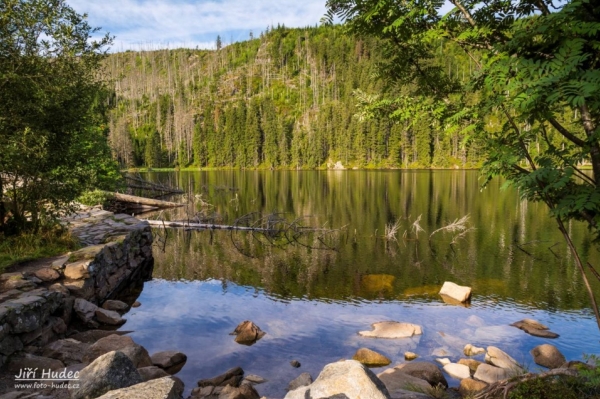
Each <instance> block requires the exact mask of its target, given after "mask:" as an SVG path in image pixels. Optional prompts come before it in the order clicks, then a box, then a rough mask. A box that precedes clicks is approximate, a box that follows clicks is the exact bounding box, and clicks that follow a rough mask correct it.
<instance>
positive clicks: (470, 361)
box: [457, 359, 481, 373]
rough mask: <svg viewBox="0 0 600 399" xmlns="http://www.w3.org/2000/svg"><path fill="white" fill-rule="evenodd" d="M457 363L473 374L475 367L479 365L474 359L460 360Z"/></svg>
mask: <svg viewBox="0 0 600 399" xmlns="http://www.w3.org/2000/svg"><path fill="white" fill-rule="evenodd" d="M457 363H458V364H464V365H465V366H467V367H468V368H469V370H471V372H473V373H474V372H475V371H476V370H477V367H479V365H480V364H481V362H480V361H479V360H475V359H460V360H459V361H458V362H457Z"/></svg>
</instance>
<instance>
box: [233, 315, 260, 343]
mask: <svg viewBox="0 0 600 399" xmlns="http://www.w3.org/2000/svg"><path fill="white" fill-rule="evenodd" d="M231 334H232V335H235V342H237V343H238V344H243V345H252V344H254V343H255V342H256V341H258V340H259V339H261V338H262V337H263V336H264V335H265V334H266V333H265V332H264V331H263V330H261V329H260V327H258V326H257V325H256V324H254V323H253V322H251V321H250V320H245V321H242V322H241V323H240V324H238V326H237V327H236V328H235V330H233V332H232V333H231Z"/></svg>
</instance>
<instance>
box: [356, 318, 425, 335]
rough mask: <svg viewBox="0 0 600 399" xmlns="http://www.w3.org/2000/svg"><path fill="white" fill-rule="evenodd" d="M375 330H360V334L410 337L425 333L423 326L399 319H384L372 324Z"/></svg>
mask: <svg viewBox="0 0 600 399" xmlns="http://www.w3.org/2000/svg"><path fill="white" fill-rule="evenodd" d="M371 326H372V327H373V330H371V331H360V332H359V333H358V334H359V335H361V336H363V337H370V338H391V339H394V338H410V337H412V336H413V335H420V334H423V330H422V329H421V326H419V325H416V324H411V323H400V322H397V321H382V322H379V323H374V324H372V325H371Z"/></svg>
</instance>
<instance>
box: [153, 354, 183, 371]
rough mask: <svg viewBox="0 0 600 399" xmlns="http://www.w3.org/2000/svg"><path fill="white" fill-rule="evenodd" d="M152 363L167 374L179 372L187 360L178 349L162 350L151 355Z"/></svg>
mask: <svg viewBox="0 0 600 399" xmlns="http://www.w3.org/2000/svg"><path fill="white" fill-rule="evenodd" d="M151 359H152V364H154V365H155V366H158V367H160V368H161V369H163V370H165V371H166V372H167V373H169V374H175V373H177V372H179V370H181V369H182V368H183V366H184V365H185V363H186V361H187V356H186V354H185V353H182V352H178V351H162V352H157V353H155V354H153V355H152V357H151Z"/></svg>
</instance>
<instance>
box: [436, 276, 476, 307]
mask: <svg viewBox="0 0 600 399" xmlns="http://www.w3.org/2000/svg"><path fill="white" fill-rule="evenodd" d="M440 295H445V296H447V297H450V298H452V299H454V300H457V301H458V302H461V303H462V302H466V301H468V300H469V298H471V287H465V286H462V285H458V284H454V283H452V282H450V281H446V282H445V283H444V285H443V286H442V289H441V290H440Z"/></svg>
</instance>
